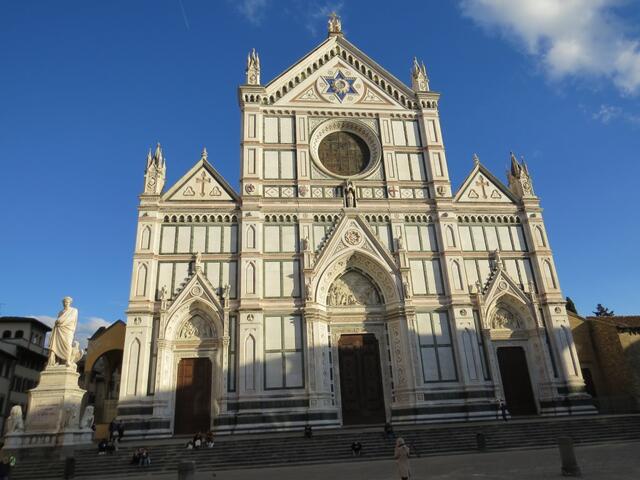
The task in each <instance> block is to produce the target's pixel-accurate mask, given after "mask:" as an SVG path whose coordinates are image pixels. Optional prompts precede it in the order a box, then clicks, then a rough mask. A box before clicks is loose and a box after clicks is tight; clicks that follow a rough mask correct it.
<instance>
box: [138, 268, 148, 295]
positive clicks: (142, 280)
mask: <svg viewBox="0 0 640 480" xmlns="http://www.w3.org/2000/svg"><path fill="white" fill-rule="evenodd" d="M146 293H147V266H146V265H145V264H144V263H143V264H142V265H140V266H139V267H138V273H137V275H136V296H137V297H144V296H145V295H146Z"/></svg>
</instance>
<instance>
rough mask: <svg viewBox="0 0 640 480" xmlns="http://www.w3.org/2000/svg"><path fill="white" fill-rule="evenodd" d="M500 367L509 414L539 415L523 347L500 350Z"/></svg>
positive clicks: (501, 348)
mask: <svg viewBox="0 0 640 480" xmlns="http://www.w3.org/2000/svg"><path fill="white" fill-rule="evenodd" d="M498 365H499V366H500V376H501V377H502V388H503V389H504V396H505V400H506V403H507V408H508V409H509V413H511V415H535V414H537V413H538V411H537V409H536V400H535V398H534V396H533V390H532V389H531V378H530V377H529V367H527V357H526V355H525V353H524V349H523V348H522V347H500V348H498Z"/></svg>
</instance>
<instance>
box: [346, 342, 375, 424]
mask: <svg viewBox="0 0 640 480" xmlns="http://www.w3.org/2000/svg"><path fill="white" fill-rule="evenodd" d="M338 352H339V363H340V390H341V398H342V422H343V424H344V425H363V424H375V423H384V421H385V413H384V396H383V390H382V375H381V370H380V352H379V349H378V341H377V340H376V337H375V336H374V335H373V334H364V335H342V336H341V337H340V341H339V342H338Z"/></svg>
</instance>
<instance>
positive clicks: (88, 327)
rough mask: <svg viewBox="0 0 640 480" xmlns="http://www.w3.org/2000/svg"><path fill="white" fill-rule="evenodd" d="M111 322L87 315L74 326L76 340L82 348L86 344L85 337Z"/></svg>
mask: <svg viewBox="0 0 640 480" xmlns="http://www.w3.org/2000/svg"><path fill="white" fill-rule="evenodd" d="M111 323H112V322H108V321H107V320H105V319H104V318H100V317H87V318H86V319H84V320H82V321H79V322H78V328H76V340H78V341H79V342H80V345H81V346H82V348H85V347H86V346H87V339H88V338H89V337H90V336H91V335H93V334H94V333H95V332H96V330H98V329H99V328H100V327H108V326H109V325H111Z"/></svg>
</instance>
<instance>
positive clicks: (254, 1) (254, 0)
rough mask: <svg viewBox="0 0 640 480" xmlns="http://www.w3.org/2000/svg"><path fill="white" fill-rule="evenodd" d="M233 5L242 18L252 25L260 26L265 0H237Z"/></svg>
mask: <svg viewBox="0 0 640 480" xmlns="http://www.w3.org/2000/svg"><path fill="white" fill-rule="evenodd" d="M235 3H236V8H237V9H238V11H239V12H240V13H241V14H242V16H243V17H244V18H246V19H247V20H249V22H251V23H253V24H254V25H260V23H261V22H262V19H263V18H264V14H265V10H266V8H267V0H239V1H237V2H235Z"/></svg>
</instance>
